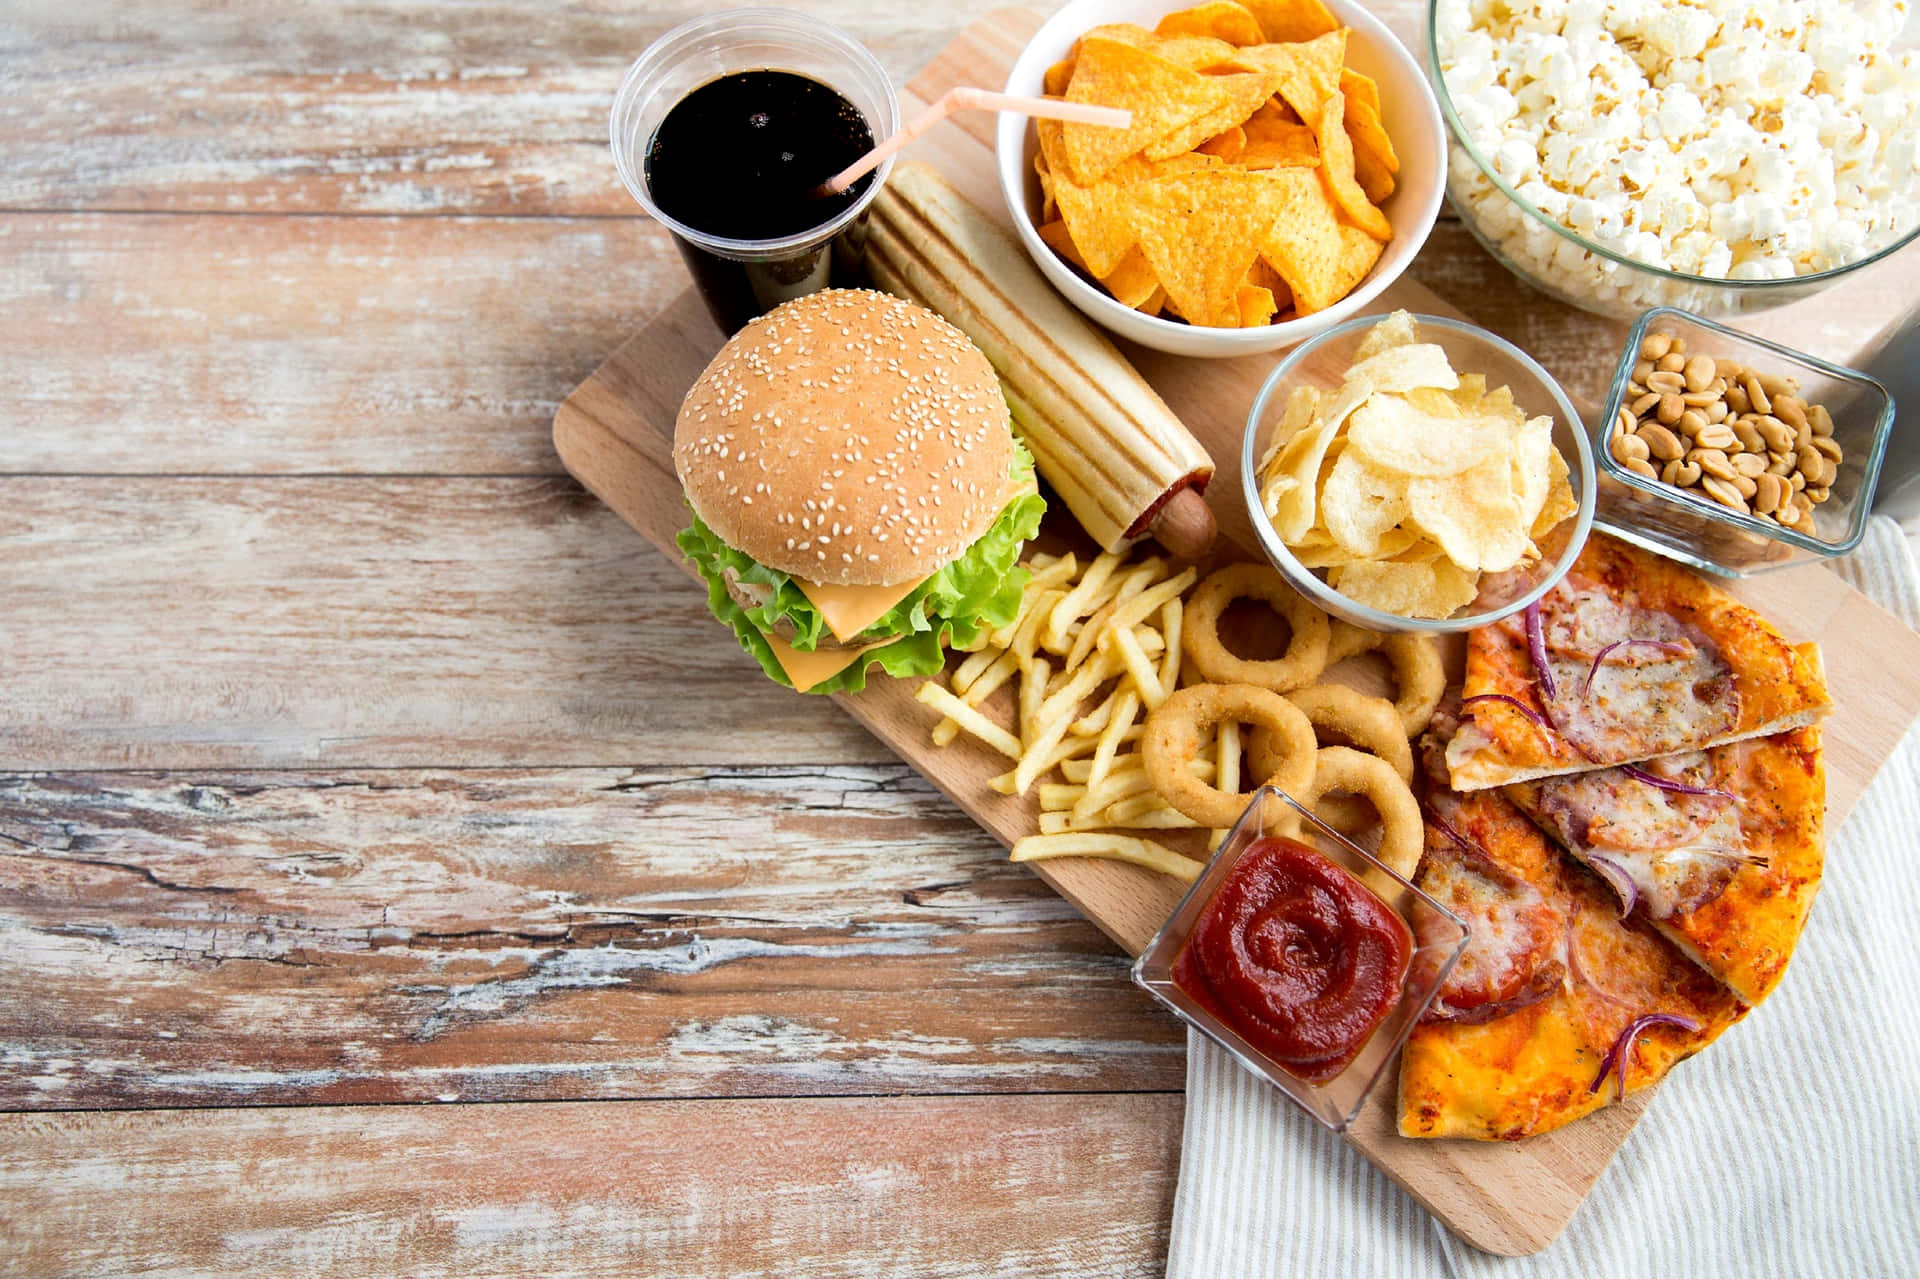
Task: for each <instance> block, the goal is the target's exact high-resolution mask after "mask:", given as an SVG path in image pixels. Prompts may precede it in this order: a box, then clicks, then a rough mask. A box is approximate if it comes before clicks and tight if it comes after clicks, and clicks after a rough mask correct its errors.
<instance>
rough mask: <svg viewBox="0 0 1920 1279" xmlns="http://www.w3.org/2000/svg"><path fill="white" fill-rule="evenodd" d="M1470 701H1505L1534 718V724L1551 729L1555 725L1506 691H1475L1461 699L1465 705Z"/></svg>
mask: <svg viewBox="0 0 1920 1279" xmlns="http://www.w3.org/2000/svg"><path fill="white" fill-rule="evenodd" d="M1468 702H1505V703H1506V704H1507V705H1509V706H1511V707H1513V709H1515V710H1517V711H1519V712H1520V713H1521V714H1522V715H1525V716H1526V717H1527V718H1528V719H1530V720H1532V721H1533V722H1534V724H1535V725H1537V726H1538V727H1540V728H1543V729H1551V728H1552V727H1553V725H1552V724H1549V723H1548V722H1547V717H1546V716H1545V715H1542V714H1541V713H1540V712H1539V711H1536V710H1534V709H1533V707H1531V706H1529V705H1527V704H1526V703H1525V702H1523V701H1521V700H1520V699H1519V698H1517V697H1509V696H1507V695H1506V694H1505V693H1475V694H1474V695H1473V696H1472V697H1463V698H1461V699H1460V704H1461V705H1462V706H1465V705H1466V704H1467V703H1468Z"/></svg>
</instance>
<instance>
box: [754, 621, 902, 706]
mask: <svg viewBox="0 0 1920 1279" xmlns="http://www.w3.org/2000/svg"><path fill="white" fill-rule="evenodd" d="M765 639H766V641H767V646H768V647H770V648H771V649H773V660H774V661H776V662H778V663H780V669H781V670H783V671H785V672H786V673H787V678H788V679H790V680H792V681H793V686H794V688H796V689H797V690H799V691H800V692H802V693H804V692H806V691H807V690H808V689H810V688H812V687H813V686H814V685H816V684H821V683H824V682H826V681H827V680H830V679H832V678H833V677H834V676H835V675H838V674H839V673H840V672H841V671H844V670H845V669H847V667H849V666H851V665H853V664H854V662H856V661H858V660H859V659H860V658H861V657H864V656H865V655H866V654H868V653H870V652H872V651H873V650H874V649H876V648H885V647H886V646H887V645H889V644H891V643H893V641H892V640H890V639H884V640H876V641H875V642H873V643H871V644H863V645H862V646H861V647H859V648H829V649H823V650H821V651H819V652H814V653H809V652H806V651H804V650H802V649H798V648H795V647H794V646H793V645H791V644H789V643H787V642H786V641H785V640H783V639H780V638H778V637H777V636H773V635H768V636H765Z"/></svg>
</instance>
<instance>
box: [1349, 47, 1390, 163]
mask: <svg viewBox="0 0 1920 1279" xmlns="http://www.w3.org/2000/svg"><path fill="white" fill-rule="evenodd" d="M1340 92H1342V93H1344V94H1346V95H1347V110H1349V111H1351V110H1353V104H1354V103H1356V102H1364V103H1366V104H1367V110H1369V111H1371V112H1373V114H1374V116H1375V118H1378V117H1379V115H1380V86H1379V85H1377V84H1375V83H1374V82H1373V79H1372V77H1370V76H1364V75H1361V74H1360V73H1359V72H1358V71H1355V70H1354V69H1353V68H1352V67H1341V68H1340ZM1395 171H1396V172H1398V170H1395Z"/></svg>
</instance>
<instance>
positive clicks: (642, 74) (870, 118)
mask: <svg viewBox="0 0 1920 1279" xmlns="http://www.w3.org/2000/svg"><path fill="white" fill-rule="evenodd" d="M760 70H774V71H792V72H796V73H798V74H800V75H804V76H808V77H810V78H812V79H814V80H817V81H819V82H820V83H822V84H824V85H826V86H827V87H828V88H830V89H833V90H835V91H836V92H838V93H839V94H840V95H841V96H842V97H844V98H846V99H847V101H849V102H851V103H852V104H853V105H854V106H855V107H856V108H858V109H859V111H860V112H861V114H862V115H864V116H865V117H866V119H867V125H868V127H869V128H871V129H872V130H873V136H874V139H875V141H879V140H880V139H882V138H886V137H888V136H890V135H891V134H893V133H894V132H895V131H897V130H898V129H899V127H900V103H899V100H898V99H897V98H896V97H895V96H894V92H893V83H892V81H890V80H889V79H888V78H887V73H886V70H885V69H884V68H883V67H881V65H880V63H879V62H878V61H877V60H875V58H874V56H873V54H871V53H870V52H868V51H867V49H866V48H865V47H864V46H863V45H861V44H860V43H858V42H857V41H855V40H854V39H853V38H852V37H851V36H849V35H847V34H846V33H845V32H844V31H841V30H840V29H839V28H838V27H834V26H830V25H828V24H827V23H824V22H821V21H819V20H818V19H816V18H810V17H808V16H807V15H805V14H802V13H795V12H793V11H791V10H787V9H730V10H726V11H724V12H720V13H714V14H709V15H707V16H705V17H701V18H695V19H693V20H692V21H690V22H685V23H682V24H681V25H680V26H677V27H675V28H674V29H673V30H671V31H669V32H667V34H666V35H664V36H662V37H660V39H658V40H656V41H655V42H654V43H653V45H652V46H651V47H649V48H648V49H647V51H646V52H645V53H643V54H641V55H640V57H639V59H638V60H637V61H636V62H635V63H634V64H633V65H632V66H631V67H629V68H628V69H627V74H626V77H625V78H624V79H622V80H621V82H620V89H619V91H618V92H617V93H616V94H615V95H614V99H613V115H612V119H611V121H610V132H611V140H612V143H613V163H614V167H615V168H617V169H618V170H619V171H620V180H621V181H622V182H624V183H626V187H627V190H628V191H630V192H631V193H632V194H633V198H634V199H636V200H638V201H639V202H640V204H641V206H642V207H644V208H645V209H646V211H647V212H648V213H650V214H652V215H653V217H654V218H655V219H656V220H657V221H658V222H659V223H660V224H661V225H662V226H665V227H666V228H667V229H668V230H670V231H671V232H673V236H674V242H675V244H676V245H678V247H679V249H680V256H681V257H682V258H683V259H685V261H686V263H687V268H688V270H690V271H691V272H692V273H693V278H694V282H695V284H697V285H698V286H699V288H700V292H701V295H702V296H703V297H704V298H705V300H706V303H707V308H708V309H709V310H710V311H712V312H713V317H714V319H715V320H716V321H718V323H719V325H720V327H721V328H722V329H723V330H725V331H726V332H728V333H732V332H734V331H736V330H737V329H739V328H740V327H741V326H742V325H744V324H745V323H746V322H747V321H748V320H751V319H752V318H753V317H754V316H756V315H759V314H761V313H762V312H765V311H769V310H771V309H773V308H774V307H776V306H778V305H779V304H780V303H782V302H785V301H788V300H789V299H791V298H797V297H801V296H803V295H805V294H808V293H813V292H815V291H817V290H819V289H824V288H826V287H828V286H829V285H830V284H834V285H838V284H853V283H857V282H858V281H859V275H858V259H859V254H858V247H859V246H858V244H857V242H854V237H852V236H850V235H849V234H848V233H849V232H851V231H858V230H859V229H860V227H861V226H862V225H863V223H864V215H865V213H866V210H867V206H868V205H869V204H870V203H872V201H873V197H874V196H875V195H877V194H878V193H879V191H880V187H881V185H882V184H883V183H884V182H885V181H886V178H887V174H888V172H889V171H890V170H891V169H892V168H893V161H892V160H891V159H888V160H887V161H886V162H885V163H883V164H882V165H881V166H880V168H879V169H878V170H877V171H876V172H875V173H874V175H873V180H872V181H871V182H869V183H868V184H867V186H866V188H865V189H864V190H863V191H862V192H861V193H860V196H859V198H857V199H856V200H855V201H854V202H853V203H852V204H850V205H847V206H845V207H844V208H842V209H841V210H840V211H839V212H838V213H837V214H836V215H835V216H834V217H832V218H831V219H830V220H828V221H825V222H822V223H821V224H820V225H819V226H816V227H812V228H810V229H808V230H806V231H802V232H799V233H797V234H793V235H787V236H782V237H779V238H776V239H769V240H736V239H729V238H727V237H725V236H719V235H710V234H708V233H707V232H704V231H701V230H699V229H698V228H696V227H691V226H688V225H687V224H686V223H684V222H681V221H678V220H677V219H675V218H673V217H671V216H669V215H668V214H666V213H665V212H663V211H662V210H661V209H660V207H659V206H658V205H657V204H656V203H655V202H654V200H653V197H652V194H651V193H650V192H649V191H648V189H647V163H646V160H647V151H648V148H649V147H650V146H651V145H652V142H653V136H654V132H655V130H657V129H658V128H659V127H660V122H661V120H663V119H664V118H665V117H666V115H667V113H668V112H669V111H671V110H672V109H673V108H674V106H675V105H677V104H678V103H679V102H680V100H681V99H682V98H684V97H686V96H687V94H689V93H691V92H692V91H693V90H695V89H697V88H699V87H700V86H701V85H703V84H706V83H707V82H708V81H711V80H717V79H719V78H720V77H721V76H725V75H731V74H733V73H734V72H737V71H760ZM714 163H715V164H724V163H726V160H725V158H724V157H715V159H714ZM821 176H822V180H823V181H824V180H825V178H827V177H830V176H831V175H830V174H823V175H821Z"/></svg>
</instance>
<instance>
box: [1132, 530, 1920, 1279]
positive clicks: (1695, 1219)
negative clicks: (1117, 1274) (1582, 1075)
mask: <svg viewBox="0 0 1920 1279" xmlns="http://www.w3.org/2000/svg"><path fill="white" fill-rule="evenodd" d="M1836 567H1837V568H1838V570H1839V572H1840V573H1841V575H1842V576H1843V577H1845V578H1846V579H1847V580H1848V581H1850V582H1852V583H1853V585H1854V586H1856V587H1857V588H1858V589H1860V590H1861V591H1863V592H1865V593H1866V594H1867V595H1868V596H1870V597H1871V598H1872V599H1874V600H1875V601H1877V602H1878V603H1880V604H1881V605H1882V606H1884V607H1885V608H1887V609H1889V610H1891V611H1892V612H1893V613H1895V614H1896V615H1897V616H1899V617H1901V618H1903V619H1905V620H1906V622H1907V624H1908V625H1910V626H1913V627H1914V628H1915V629H1920V575H1917V574H1916V570H1915V565H1914V560H1913V556H1912V554H1911V552H1910V551H1909V549H1908V546H1907V542H1906V538H1905V537H1904V536H1903V535H1902V533H1901V531H1900V527H1899V525H1897V524H1895V523H1894V522H1893V521H1892V520H1889V519H1885V518H1877V519H1875V520H1873V521H1872V523H1871V525H1870V527H1869V529H1868V533H1867V537H1866V540H1865V542H1864V543H1863V544H1862V546H1861V549H1860V550H1859V551H1858V552H1857V553H1856V554H1854V555H1853V556H1851V557H1849V558H1848V559H1847V560H1845V561H1842V562H1841V563H1840V564H1838V565H1837V566H1836ZM1916 831H1920V729H1916V730H1915V731H1914V732H1910V733H1909V734H1908V735H1907V738H1906V740H1905V741H1904V742H1903V743H1902V744H1901V746H1900V747H1899V749H1898V750H1896V751H1895V752H1894V755H1893V757H1892V758H1891V759H1890V760H1888V761H1887V763H1886V765H1885V767H1884V768H1882V770H1881V772H1880V775H1879V777H1878V778H1876V779H1875V781H1874V783H1873V786H1872V787H1871V788H1870V789H1869V790H1868V792H1867V793H1866V795H1864V796H1863V797H1862V798H1861V800H1860V802H1859V804H1858V806H1857V807H1856V808H1855V809H1854V811H1853V813H1852V814H1851V815H1850V816H1849V817H1848V818H1847V821H1846V824H1845V825H1844V826H1842V827H1841V828H1840V829H1839V830H1838V831H1836V832H1833V833H1832V835H1831V837H1830V838H1829V840H1828V848H1827V868H1826V877H1825V880H1824V881H1823V883H1822V885H1821V889H1820V896H1819V897H1818V898H1817V899H1816V901H1815V902H1814V907H1813V915H1812V919H1811V923H1810V926H1809V927H1808V929H1807V932H1806V935H1805V937H1804V938H1803V940H1802V941H1801V943H1800V946H1799V949H1798V950H1797V951H1796V953H1795V955H1794V961H1793V966H1792V968H1791V969H1790V970H1789V971H1788V974H1787V978H1786V980H1785V981H1784V982H1783V983H1782V984H1781V986H1780V989H1779V990H1777V991H1775V992H1774V994H1773V996H1772V997H1771V998H1769V999H1768V1000H1767V1001H1766V1003H1764V1004H1762V1005H1761V1006H1760V1007H1759V1008H1758V1009H1756V1010H1755V1011H1754V1012H1753V1013H1752V1014H1750V1015H1749V1016H1748V1017H1747V1019H1746V1020H1745V1022H1743V1023H1742V1024H1741V1025H1740V1026H1739V1027H1738V1028H1736V1029H1735V1031H1734V1032H1733V1033H1731V1034H1729V1035H1727V1036H1726V1037H1725V1038H1723V1039H1721V1040H1720V1041H1719V1042H1718V1043H1716V1044H1715V1045H1714V1046H1713V1048H1712V1050H1711V1051H1709V1052H1706V1053H1703V1054H1701V1055H1700V1056H1699V1057H1697V1058H1695V1059H1694V1060H1692V1061H1690V1062H1686V1063H1684V1064H1682V1065H1681V1066H1680V1067H1679V1068H1678V1069H1676V1070H1675V1071H1674V1072H1673V1074H1671V1075H1669V1076H1668V1077H1667V1080H1666V1082H1665V1083H1664V1084H1662V1085H1661V1087H1660V1091H1659V1093H1658V1094H1657V1095H1656V1096H1655V1098H1654V1100H1653V1103H1652V1106H1651V1107H1650V1108H1649V1109H1648V1111H1647V1113H1646V1115H1645V1116H1644V1117H1643V1118H1642V1119H1641V1121H1640V1123H1639V1124H1638V1125H1637V1126H1636V1127H1635V1129H1634V1131H1633V1134H1632V1136H1631V1137H1630V1138H1629V1139H1628V1140H1627V1143H1626V1145H1625V1146H1624V1147H1623V1148H1622V1149H1621V1150H1620V1152H1619V1154H1618V1155H1617V1156H1616V1157H1615V1158H1614V1160H1613V1163H1612V1164H1611V1165H1610V1166H1609V1167H1608V1169H1607V1171H1606V1172H1605V1173H1604V1174H1603V1175H1602V1176H1601V1178H1600V1181H1599V1183H1598V1184H1597V1185H1595V1186H1594V1189H1593V1192H1592V1194H1591V1195H1590V1196H1589V1197H1588V1199H1587V1202H1586V1203H1584V1204H1583V1205H1581V1208H1580V1211H1579V1212H1578V1213H1577V1214H1575V1216H1574V1219H1573V1222H1572V1224H1571V1225H1569V1226H1568V1227H1567V1230H1566V1233H1565V1234H1564V1235H1562V1236H1561V1237H1560V1238H1559V1239H1558V1240H1557V1241H1555V1242H1554V1243H1553V1244H1552V1245H1550V1246H1549V1247H1548V1248H1547V1249H1546V1250H1545V1251H1543V1252H1541V1253H1539V1254H1537V1255H1535V1256H1532V1257H1521V1258H1507V1257H1494V1256H1490V1255H1488V1254H1486V1253H1483V1252H1480V1251H1479V1250H1478V1249H1476V1248H1474V1247H1472V1246H1471V1245H1469V1244H1466V1243H1462V1242H1461V1241H1460V1240H1458V1239H1456V1238H1454V1236H1453V1235H1452V1233H1451V1232H1449V1231H1448V1230H1447V1229H1446V1228H1445V1227H1444V1226H1442V1225H1440V1223H1439V1222H1437V1221H1435V1220H1434V1219H1432V1218H1431V1217H1429V1216H1428V1215H1427V1214H1426V1212H1425V1211H1424V1210H1423V1209H1421V1207H1420V1206H1419V1205H1418V1204H1416V1203H1415V1202H1414V1201H1413V1200H1412V1199H1411V1198H1409V1197H1408V1196H1407V1195H1406V1194H1405V1193H1404V1192H1403V1191H1401V1190H1400V1188H1399V1187H1397V1186H1395V1185H1394V1184H1393V1183H1392V1182H1390V1181H1388V1180H1387V1178H1386V1176H1385V1175H1384V1174H1382V1173H1381V1172H1379V1171H1378V1170H1377V1169H1375V1168H1374V1167H1373V1165H1372V1164H1370V1163H1368V1162H1367V1161H1366V1159H1364V1158H1363V1157H1362V1156H1361V1155H1360V1153H1359V1152H1358V1151H1356V1150H1354V1149H1353V1147H1351V1146H1349V1145H1347V1144H1346V1143H1345V1142H1343V1141H1341V1140H1339V1139H1338V1138H1336V1137H1334V1136H1333V1135H1332V1134H1330V1133H1328V1132H1327V1131H1326V1130H1325V1129H1323V1128H1321V1127H1320V1126H1319V1125H1318V1124H1317V1123H1315V1122H1314V1121H1313V1120H1312V1119H1310V1118H1308V1117H1307V1115H1306V1114H1305V1113H1304V1112H1302V1111H1301V1110H1299V1109H1298V1108H1297V1107H1295V1106H1294V1105H1293V1104H1292V1103H1291V1102H1289V1101H1288V1100H1287V1099H1286V1098H1285V1097H1283V1096H1282V1095H1281V1094H1280V1093H1279V1092H1277V1091H1275V1090H1274V1089H1273V1088H1271V1087H1269V1086H1267V1085H1266V1084H1264V1083H1262V1082H1260V1081H1259V1080H1256V1079H1255V1078H1254V1077H1253V1076H1252V1075H1249V1074H1247V1073H1246V1072H1245V1071H1243V1070H1241V1069H1240V1067H1239V1066H1238V1065H1237V1064H1236V1063H1235V1062H1234V1061H1233V1059H1232V1058H1230V1057H1229V1056H1227V1054H1226V1053H1225V1052H1224V1051H1222V1050H1221V1049H1219V1048H1217V1047H1215V1046H1214V1045H1213V1043H1212V1042H1211V1041H1209V1040H1207V1039H1205V1038H1203V1037H1202V1036H1200V1035H1198V1034H1196V1033H1192V1032H1189V1034H1188V1037H1187V1126H1186V1136H1185V1139H1184V1143H1183V1145H1182V1148H1181V1152H1180V1186H1179V1191H1178V1193H1177V1195H1176V1196H1175V1199H1174V1206H1173V1233H1172V1240H1171V1244H1170V1247H1169V1250H1168V1255H1167V1279H1241V1277H1245V1279H1256V1277H1257V1279H1267V1277H1269V1276H1273V1277H1277V1276H1291V1275H1299V1276H1310V1277H1311V1279H1338V1277H1340V1276H1355V1277H1356V1279H1359V1277H1362V1276H1364V1277H1366V1279H1394V1277H1396V1276H1409V1277H1410V1279H1411V1277H1413V1276H1421V1277H1425V1276H1431V1275H1440V1274H1446V1275H1452V1276H1455V1279H1461V1277H1463V1276H1495V1275H1497V1276H1499V1277H1500V1279H1532V1277H1533V1276H1561V1275H1583V1276H1635V1277H1641V1276H1647V1275H1677V1276H1685V1279H1707V1277H1708V1276H1721V1275H1726V1276H1740V1277H1741V1279H1749V1277H1754V1276H1767V1275H1780V1276H1792V1277H1793V1279H1811V1277H1816V1276H1825V1275H1832V1276H1836V1277H1839V1276H1846V1277H1847V1279H1852V1277H1853V1276H1870V1275H1871V1276H1877V1275H1888V1276H1892V1275H1920V1191H1916V1189H1915V1179H1916V1176H1920V1013H1916V1010H1915V1003H1914V998H1913V990H1914V976H1915V974H1916V973H1920V928H1916V926H1915V925H1916V921H1917V919H1920V910H1916V903H1920V894H1916V891H1915V890H1916V877H1915V875H1914V870H1915V867H1916V865H1920V857H1916V855H1915V853H1914V846H1915V833H1916ZM1382 1086H1383V1087H1384V1086H1387V1085H1385V1084H1383V1085H1382Z"/></svg>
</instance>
